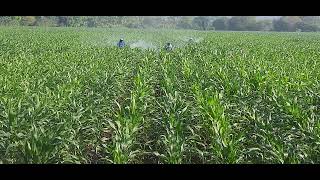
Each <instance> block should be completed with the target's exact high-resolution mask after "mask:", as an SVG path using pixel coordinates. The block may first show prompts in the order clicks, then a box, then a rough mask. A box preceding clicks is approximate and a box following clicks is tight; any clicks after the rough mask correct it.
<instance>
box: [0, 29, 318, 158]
mask: <svg viewBox="0 0 320 180" xmlns="http://www.w3.org/2000/svg"><path fill="white" fill-rule="evenodd" d="M190 37H192V38H194V39H196V40H198V41H197V42H195V43H191V44H188V43H187V40H188V38H190ZM119 38H124V39H125V41H126V43H127V44H128V45H130V44H133V43H134V42H137V41H140V40H142V41H143V42H145V43H147V44H149V45H150V47H153V48H152V49H148V48H146V49H143V48H129V47H126V48H124V49H119V48H117V47H116V46H115V45H114V44H116V43H117V41H118V40H119ZM167 41H170V42H172V43H173V45H174V46H175V48H174V50H173V51H172V52H166V51H164V50H163V49H162V45H164V44H165V43H166V42H167ZM151 45H152V46H151ZM319 63H320V34H318V33H273V32H268V33H267V32H265V33H264V32H259V33H258V32H200V31H186V30H129V29H121V28H118V29H99V28H93V29H89V28H88V29H86V28H39V27H38V28H32V27H30V28H26V27H25V28H22V27H20V28H14V27H2V28H0V163H3V164H18V163H28V164H29V163H30V164H47V163H49V164H52V163H53V164H54V163H59V164H60V163H83V164H97V163H99V164H194V163H196V164H199V163H200V164H256V163H258V164H300V163H320V121H319V118H320V117H319V116H320V82H319V78H320V64H319Z"/></svg>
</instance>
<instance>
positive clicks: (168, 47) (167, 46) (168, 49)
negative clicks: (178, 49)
mask: <svg viewBox="0 0 320 180" xmlns="http://www.w3.org/2000/svg"><path fill="white" fill-rule="evenodd" d="M164 49H165V50H167V51H172V49H173V46H172V44H171V43H167V44H166V45H165V47H164Z"/></svg>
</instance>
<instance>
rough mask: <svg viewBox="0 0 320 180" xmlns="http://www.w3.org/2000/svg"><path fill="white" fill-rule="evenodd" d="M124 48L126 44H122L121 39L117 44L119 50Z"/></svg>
mask: <svg viewBox="0 0 320 180" xmlns="http://www.w3.org/2000/svg"><path fill="white" fill-rule="evenodd" d="M125 46H126V43H125V42H124V40H123V39H122V38H121V39H120V41H119V42H118V47H119V48H124V47H125Z"/></svg>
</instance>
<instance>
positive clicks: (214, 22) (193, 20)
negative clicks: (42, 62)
mask: <svg viewBox="0 0 320 180" xmlns="http://www.w3.org/2000/svg"><path fill="white" fill-rule="evenodd" d="M0 25H2V26H51V27H115V26H120V27H128V28H177V29H195V30H226V31H228V30H229V31H284V32H287V31H289V32H294V31H304V32H311V31H319V30H320V16H282V17H281V18H279V19H274V20H270V19H265V20H257V18H256V17H255V16H233V17H228V16H0Z"/></svg>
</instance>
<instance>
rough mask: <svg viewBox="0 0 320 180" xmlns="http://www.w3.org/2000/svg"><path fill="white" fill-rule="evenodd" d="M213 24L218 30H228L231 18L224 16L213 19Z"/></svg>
mask: <svg viewBox="0 0 320 180" xmlns="http://www.w3.org/2000/svg"><path fill="white" fill-rule="evenodd" d="M212 26H213V27H214V28H215V29H216V30H228V26H229V19H228V18H227V17H222V18H219V19H216V20H215V21H213V23H212Z"/></svg>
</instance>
